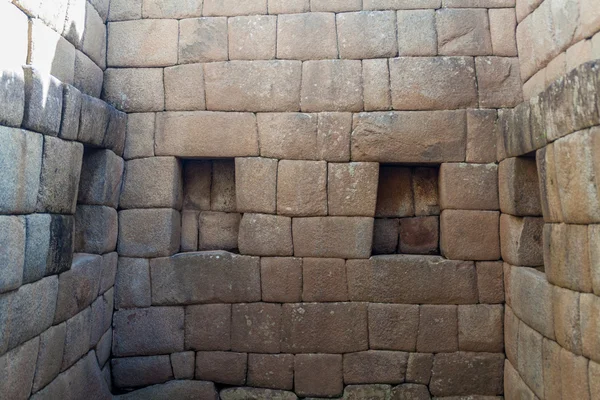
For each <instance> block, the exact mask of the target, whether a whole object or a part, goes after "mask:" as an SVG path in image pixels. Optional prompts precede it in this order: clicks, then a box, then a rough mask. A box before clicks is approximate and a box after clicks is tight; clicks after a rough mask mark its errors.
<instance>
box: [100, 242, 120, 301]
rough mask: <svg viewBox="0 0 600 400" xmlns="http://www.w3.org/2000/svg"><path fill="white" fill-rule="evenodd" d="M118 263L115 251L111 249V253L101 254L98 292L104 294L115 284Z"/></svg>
mask: <svg viewBox="0 0 600 400" xmlns="http://www.w3.org/2000/svg"><path fill="white" fill-rule="evenodd" d="M118 264H119V255H118V254H117V252H116V251H113V252H112V253H108V254H104V255H103V256H102V267H101V272H100V291H99V294H104V293H105V292H106V291H108V290H109V289H110V288H112V287H113V286H115V280H116V276H117V266H118Z"/></svg>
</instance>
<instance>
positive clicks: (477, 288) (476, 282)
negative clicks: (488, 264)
mask: <svg viewBox="0 0 600 400" xmlns="http://www.w3.org/2000/svg"><path fill="white" fill-rule="evenodd" d="M440 216H441V213H440ZM440 236H441V235H439V234H438V249H439V248H440V243H439V241H440V238H439V237H440ZM472 262H473V267H474V268H475V293H477V304H482V303H481V294H480V293H479V274H478V271H479V267H478V261H472ZM502 279H503V280H504V271H502ZM503 283H504V281H503ZM457 319H458V318H457ZM457 332H458V331H457Z"/></svg>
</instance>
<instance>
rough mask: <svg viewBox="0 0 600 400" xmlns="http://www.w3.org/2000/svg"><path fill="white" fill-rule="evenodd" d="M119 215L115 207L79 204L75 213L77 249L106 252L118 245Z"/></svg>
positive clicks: (79, 250) (80, 250)
mask: <svg viewBox="0 0 600 400" xmlns="http://www.w3.org/2000/svg"><path fill="white" fill-rule="evenodd" d="M117 232H118V217H117V211H116V210H115V209H114V208H111V207H106V206H84V205H80V206H77V212H76V213H75V251H76V252H78V253H94V254H104V253H109V252H111V251H115V249H116V247H117Z"/></svg>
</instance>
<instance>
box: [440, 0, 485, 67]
mask: <svg viewBox="0 0 600 400" xmlns="http://www.w3.org/2000/svg"><path fill="white" fill-rule="evenodd" d="M436 25H437V33H438V52H439V54H442V55H448V56H486V55H490V54H492V39H491V35H490V23H489V19H488V15H487V10H484V9H479V10H478V9H448V8H442V9H439V10H437V11H436Z"/></svg>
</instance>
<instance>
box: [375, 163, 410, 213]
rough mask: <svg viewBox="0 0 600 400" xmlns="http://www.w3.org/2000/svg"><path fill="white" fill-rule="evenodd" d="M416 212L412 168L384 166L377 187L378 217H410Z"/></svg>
mask: <svg viewBox="0 0 600 400" xmlns="http://www.w3.org/2000/svg"><path fill="white" fill-rule="evenodd" d="M414 214H415V209H414V194H413V187H412V170H411V169H410V168H407V167H395V166H383V167H381V168H380V171H379V184H378V187H377V206H376V209H375V216H377V217H410V216H413V215H414Z"/></svg>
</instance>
